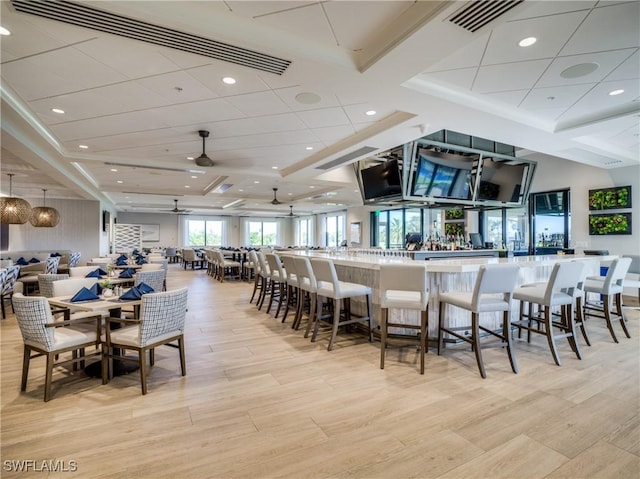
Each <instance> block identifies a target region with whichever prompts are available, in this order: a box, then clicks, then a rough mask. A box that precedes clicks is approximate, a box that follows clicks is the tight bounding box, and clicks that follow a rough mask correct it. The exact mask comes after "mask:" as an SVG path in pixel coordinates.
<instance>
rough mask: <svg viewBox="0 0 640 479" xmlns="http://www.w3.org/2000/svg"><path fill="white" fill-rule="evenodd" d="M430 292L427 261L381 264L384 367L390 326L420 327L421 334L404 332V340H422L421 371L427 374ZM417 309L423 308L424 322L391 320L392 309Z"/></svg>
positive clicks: (421, 320) (381, 351)
mask: <svg viewBox="0 0 640 479" xmlns="http://www.w3.org/2000/svg"><path fill="white" fill-rule="evenodd" d="M428 303H429V292H428V291H427V271H426V268H425V265H424V262H415V263H409V264H383V265H381V266H380V307H381V308H382V309H381V313H382V314H381V318H380V342H381V344H380V369H384V357H385V354H386V348H387V338H388V333H389V327H395V328H406V329H414V330H415V329H417V330H418V331H420V334H419V335H418V336H414V337H411V336H403V337H402V340H403V341H406V340H410V341H416V340H417V341H418V343H419V344H420V374H424V355H425V354H426V353H427V329H428V327H429V310H428ZM390 308H393V309H415V310H418V311H420V324H419V325H416V324H401V323H393V322H390V321H389V309H390Z"/></svg>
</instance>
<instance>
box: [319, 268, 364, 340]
mask: <svg viewBox="0 0 640 479" xmlns="http://www.w3.org/2000/svg"><path fill="white" fill-rule="evenodd" d="M311 267H312V268H313V274H314V275H315V277H316V282H317V285H318V292H317V295H318V301H317V304H316V314H315V316H314V325H315V326H314V330H313V336H312V337H311V341H315V340H316V338H317V335H318V329H319V326H320V322H321V321H322V320H323V319H326V318H327V317H325V316H322V298H327V299H329V300H331V301H332V302H333V314H332V315H330V319H332V323H333V324H332V327H331V330H332V332H331V337H330V339H329V345H328V347H327V351H331V350H332V349H333V345H334V343H335V340H336V336H337V334H338V328H339V327H340V326H346V325H348V324H353V323H363V322H366V323H367V329H368V333H369V342H373V322H372V320H371V314H372V311H373V307H372V302H371V288H370V287H368V286H365V285H362V284H357V283H350V282H348V281H340V280H339V279H338V273H337V272H336V267H335V265H334V264H333V261H331V260H330V259H320V258H313V259H312V260H311ZM358 296H364V298H365V303H366V310H367V312H366V315H364V316H357V315H355V314H352V312H351V299H352V298H355V297H358ZM340 303H343V305H344V309H341V308H340Z"/></svg>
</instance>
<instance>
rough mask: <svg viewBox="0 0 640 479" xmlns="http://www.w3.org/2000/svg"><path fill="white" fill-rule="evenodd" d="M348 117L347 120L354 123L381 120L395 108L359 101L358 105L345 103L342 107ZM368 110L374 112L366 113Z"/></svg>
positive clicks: (369, 122) (368, 122)
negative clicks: (378, 106) (371, 113)
mask: <svg viewBox="0 0 640 479" xmlns="http://www.w3.org/2000/svg"><path fill="white" fill-rule="evenodd" d="M342 108H343V109H344V111H345V113H346V114H347V116H348V117H349V120H350V121H351V123H353V124H354V125H356V124H358V123H367V124H371V123H375V122H377V121H380V120H382V119H383V118H385V117H386V116H388V115H390V114H392V113H393V112H394V111H395V110H391V109H389V108H377V107H376V106H375V105H371V104H369V103H361V104H358V105H347V106H344V107H342ZM369 110H374V111H375V112H376V114H375V115H371V116H369V115H367V114H366V112H367V111H369Z"/></svg>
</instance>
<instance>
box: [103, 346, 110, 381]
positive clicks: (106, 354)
mask: <svg viewBox="0 0 640 479" xmlns="http://www.w3.org/2000/svg"><path fill="white" fill-rule="evenodd" d="M109 378H110V374H109V348H107V345H106V344H103V345H102V384H107V383H108V382H109Z"/></svg>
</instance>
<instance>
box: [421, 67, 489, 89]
mask: <svg viewBox="0 0 640 479" xmlns="http://www.w3.org/2000/svg"><path fill="white" fill-rule="evenodd" d="M476 71H477V68H475V67H474V68H462V69H459V70H447V71H441V72H430V73H422V74H421V75H420V76H422V77H424V78H426V79H427V80H436V81H437V82H440V83H444V84H450V85H454V86H457V87H460V88H464V89H465V90H470V89H471V85H472V84H473V79H474V78H475V76H476Z"/></svg>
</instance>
